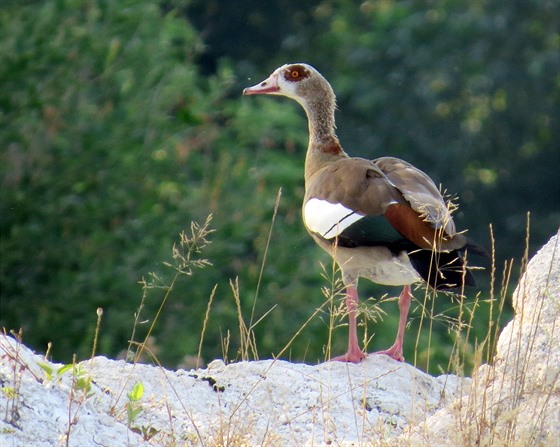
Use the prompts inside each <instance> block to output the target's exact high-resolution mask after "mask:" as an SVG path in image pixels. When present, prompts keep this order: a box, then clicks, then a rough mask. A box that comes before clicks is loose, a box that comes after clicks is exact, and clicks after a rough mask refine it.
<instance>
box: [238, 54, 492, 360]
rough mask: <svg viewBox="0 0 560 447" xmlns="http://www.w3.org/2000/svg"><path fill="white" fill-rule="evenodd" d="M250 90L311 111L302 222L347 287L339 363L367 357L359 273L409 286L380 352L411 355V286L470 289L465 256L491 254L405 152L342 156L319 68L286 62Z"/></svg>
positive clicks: (333, 100)
mask: <svg viewBox="0 0 560 447" xmlns="http://www.w3.org/2000/svg"><path fill="white" fill-rule="evenodd" d="M243 93H244V94H245V95H260V94H266V95H281V96H287V97H288V98H292V99H295V100H296V101H297V102H298V103H300V104H301V105H302V107H303V108H304V110H305V112H306V114H307V118H308V122H309V147H308V149H307V155H306V159H305V197H304V199H303V222H304V224H305V228H306V229H307V231H308V232H309V234H310V235H311V236H312V237H313V239H314V240H315V242H317V244H319V246H320V247H321V248H322V249H324V250H325V251H327V252H328V253H329V254H330V255H331V256H332V257H333V258H334V260H335V261H336V263H337V264H338V266H339V267H340V269H341V272H342V278H343V281H344V285H345V287H346V306H347V310H348V319H349V338H348V351H347V352H346V354H344V355H342V356H340V357H336V358H335V359H333V360H339V361H345V362H353V363H358V362H360V361H361V360H363V359H364V358H365V357H366V355H367V354H366V353H365V352H363V351H362V350H361V349H360V346H359V343H358V336H357V327H356V317H357V307H358V302H359V301H358V289H357V287H358V278H359V277H363V278H367V279H370V280H371V281H373V282H376V283H379V284H385V285H392V286H398V285H403V286H404V287H403V290H402V293H401V294H400V296H399V300H398V305H399V310H400V319H399V326H398V330H397V336H396V339H395V343H394V344H393V346H391V347H390V348H389V349H387V350H386V351H380V352H379V353H380V354H386V355H389V356H390V357H392V358H394V359H396V360H399V361H404V357H403V339H404V332H405V328H406V320H407V315H408V311H409V308H410V302H411V299H412V294H411V288H410V285H411V284H413V283H416V282H418V281H424V282H425V283H427V284H428V285H429V286H430V287H432V288H433V289H436V290H437V289H451V288H461V287H463V286H465V285H466V286H472V285H474V284H475V281H474V278H473V276H472V274H471V272H470V271H469V270H468V269H467V267H466V262H465V260H464V252H465V251H466V250H467V249H469V251H470V252H473V253H476V254H483V252H484V249H482V248H481V247H479V246H477V245H476V244H474V243H472V242H470V241H468V240H467V238H466V237H465V236H464V235H463V234H461V233H458V232H457V231H456V229H455V224H454V222H453V219H452V217H451V209H450V208H451V207H450V205H449V204H446V202H445V200H444V199H443V197H442V195H441V194H440V192H439V190H438V188H437V187H436V185H435V184H434V182H433V181H432V180H431V179H430V177H428V176H427V175H426V174H425V173H424V172H422V171H421V170H419V169H417V168H415V167H414V166H412V165H411V164H409V163H407V162H406V161H403V160H399V159H398V158H393V157H381V158H377V159H375V160H366V159H364V158H355V157H349V156H348V155H347V154H346V152H344V150H343V149H342V147H341V145H340V142H339V140H338V137H337V136H336V134H335V127H336V126H335V118H334V113H335V109H336V98H335V95H334V92H333V90H332V88H331V86H330V84H329V83H328V82H327V80H326V79H325V78H324V77H323V76H322V75H321V74H320V73H319V72H318V71H317V70H316V69H315V68H313V67H311V66H310V65H308V64H304V63H297V64H287V65H284V66H282V67H280V68H278V69H276V70H275V71H274V72H273V73H272V74H271V75H270V76H269V77H268V78H267V79H265V80H264V81H262V82H261V83H259V84H257V85H255V86H253V87H249V88H246V89H245V90H244V91H243Z"/></svg>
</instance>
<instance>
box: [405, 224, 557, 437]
mask: <svg viewBox="0 0 560 447" xmlns="http://www.w3.org/2000/svg"><path fill="white" fill-rule="evenodd" d="M512 302H513V306H514V309H515V318H514V319H513V320H512V321H510V322H509V324H508V325H507V326H506V327H505V328H504V330H503V331H502V333H501V335H500V338H499V340H498V346H497V353H496V356H495V359H494V364H493V365H483V366H482V367H480V368H479V369H478V370H477V371H476V372H475V374H474V375H473V383H472V387H471V392H470V393H469V395H467V396H465V397H463V398H462V399H460V400H458V401H456V402H454V403H453V404H452V405H450V406H448V407H447V408H445V409H442V410H440V411H438V412H437V413H435V414H434V415H433V416H431V417H430V418H428V420H427V421H426V422H425V424H422V425H420V426H417V427H414V428H412V429H411V430H409V432H408V433H407V434H406V435H403V436H402V437H401V438H400V445H418V444H422V445H438V446H440V445H441V446H457V445H468V446H471V445H473V446H474V445H476V446H481V447H484V446H504V447H505V446H508V447H509V446H520V447H521V446H523V447H525V446H559V445H560V238H559V234H556V235H555V236H554V237H553V238H552V239H550V241H549V242H548V243H547V244H546V245H545V246H544V247H543V248H542V249H541V250H540V251H539V252H538V253H537V254H536V255H535V257H534V258H533V259H532V260H531V261H530V262H529V264H528V266H527V270H526V272H525V274H524V275H523V276H522V278H521V280H520V282H519V285H518V286H517V288H516V289H515V292H514V294H513V300H512ZM453 427H456V428H458V427H460V430H457V429H453ZM405 441H406V442H405Z"/></svg>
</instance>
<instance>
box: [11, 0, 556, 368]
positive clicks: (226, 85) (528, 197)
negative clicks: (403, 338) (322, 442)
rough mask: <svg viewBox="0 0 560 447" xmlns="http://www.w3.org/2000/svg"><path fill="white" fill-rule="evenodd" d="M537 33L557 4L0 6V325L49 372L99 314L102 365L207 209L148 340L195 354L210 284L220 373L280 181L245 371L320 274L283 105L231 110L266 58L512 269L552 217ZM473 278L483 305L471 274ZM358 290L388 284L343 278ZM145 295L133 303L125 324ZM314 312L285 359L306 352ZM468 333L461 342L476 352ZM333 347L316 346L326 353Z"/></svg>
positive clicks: (544, 80)
mask: <svg viewBox="0 0 560 447" xmlns="http://www.w3.org/2000/svg"><path fill="white" fill-rule="evenodd" d="M559 29H560V6H559V5H558V3H557V2H554V1H545V0H534V1H527V2H501V1H498V0H487V1H482V0H477V1H473V2H462V1H452V0H447V1H433V2H425V1H390V0H379V1H365V2H362V3H359V2H352V1H348V0H339V1H335V0H325V1H315V0H313V1H312V0H309V1H304V2H297V3H294V2H288V1H285V0H278V1H271V2H261V3H258V2H249V1H247V0H242V1H239V2H236V4H235V7H231V5H230V3H229V2H228V1H227V0H205V1H202V0H191V1H187V2H179V1H167V2H165V1H164V2H161V3H159V4H158V3H157V2H153V1H147V0H139V1H120V2H109V1H85V0H74V1H70V0H56V1H35V2H33V1H29V2H10V3H7V4H6V5H5V6H4V7H2V9H1V10H0V149H1V166H0V170H1V171H0V172H1V179H0V181H1V192H0V198H1V204H0V206H1V208H0V218H1V227H0V228H1V246H0V255H1V258H0V262H1V269H0V275H1V276H0V279H1V290H0V293H1V316H0V324H1V325H2V326H4V327H6V328H8V329H17V328H20V327H22V328H23V329H24V339H25V341H26V342H27V343H28V344H30V345H32V346H33V347H34V348H36V349H37V350H39V351H44V350H45V348H46V344H47V342H49V341H52V342H53V351H52V352H53V357H54V358H55V360H58V361H69V360H70V359H71V358H72V355H73V353H77V354H78V357H80V358H83V357H85V356H87V355H88V354H89V352H90V350H91V340H92V336H93V330H94V326H95V319H96V315H95V309H96V308H97V307H102V308H103V309H104V317H103V324H102V329H101V337H100V352H101V353H103V354H105V355H109V356H116V355H118V354H119V353H121V352H122V351H123V349H125V348H126V346H127V340H128V339H129V338H130V335H131V333H132V327H133V321H134V313H135V311H136V310H137V309H138V306H139V304H140V299H141V296H142V289H141V286H140V285H139V284H138V282H139V280H141V278H142V277H145V276H146V275H148V273H149V272H152V271H154V272H158V274H160V275H162V276H164V277H165V275H169V274H171V273H170V272H166V269H165V267H164V266H163V264H162V262H163V261H165V260H168V259H169V257H170V253H171V246H172V245H173V243H174V241H176V239H177V234H178V233H179V232H180V231H181V230H183V229H186V228H188V227H189V225H190V222H191V220H196V221H199V222H202V221H204V220H205V218H206V216H207V215H208V214H209V213H212V214H213V224H212V225H213V227H214V228H215V230H216V232H215V233H213V234H212V236H211V240H212V244H211V245H210V246H209V247H208V249H207V250H206V251H205V253H204V255H205V256H206V257H207V258H209V260H210V261H211V262H212V263H213V267H211V268H207V269H205V270H202V271H199V272H197V273H196V274H195V275H193V276H192V277H189V278H186V279H184V280H182V281H180V282H179V284H178V286H177V288H176V290H175V291H174V293H173V294H172V296H171V298H170V300H169V301H168V302H167V303H166V307H165V309H164V312H163V314H162V316H161V319H160V321H159V322H158V324H157V326H156V329H155V332H154V340H155V341H154V347H155V348H156V349H157V355H158V358H159V359H160V360H161V361H162V362H163V363H164V364H166V365H169V366H176V365H177V364H179V363H180V362H181V361H182V358H183V357H184V356H185V355H193V354H196V351H197V349H198V342H199V337H200V331H201V328H202V320H203V316H204V312H205V308H206V304H207V301H208V297H209V295H210V292H211V290H212V288H213V287H214V285H215V284H217V285H218V288H217V292H216V298H215V302H214V306H213V308H212V312H211V317H210V322H209V327H208V329H207V333H206V338H205V343H204V347H203V355H204V357H205V359H206V360H210V359H212V358H215V357H221V356H222V354H223V353H222V346H221V345H222V339H223V338H224V337H225V336H226V334H227V332H228V331H229V332H230V333H231V337H232V338H231V342H230V345H231V350H232V351H233V352H230V353H229V355H230V358H234V357H235V349H236V348H237V346H238V344H239V340H238V338H237V337H238V331H237V315H236V311H235V303H234V301H233V298H232V293H231V290H230V288H229V280H230V279H234V278H236V277H239V283H240V292H241V300H242V303H243V306H244V311H245V312H246V313H247V314H250V312H251V307H252V305H253V301H254V296H255V290H256V287H257V282H258V278H259V271H260V268H261V263H262V259H263V255H264V250H265V247H266V241H267V237H268V232H269V228H270V225H271V218H272V213H273V207H274V202H275V200H276V195H277V193H278V190H279V188H282V192H283V193H282V200H281V202H280V208H279V210H278V215H277V218H276V221H275V224H274V230H273V235H272V240H271V244H270V247H269V255H268V259H267V262H266V264H265V268H264V272H263V278H262V283H261V286H260V291H259V297H258V300H257V302H256V309H255V315H256V316H257V317H258V316H260V315H263V314H264V313H266V312H267V311H268V310H269V309H270V308H272V307H273V306H274V305H276V307H275V308H274V310H273V311H272V312H271V313H270V314H269V315H267V317H266V318H265V319H264V321H263V322H262V323H261V324H259V325H258V326H257V328H256V336H257V341H258V346H259V347H260V355H261V357H270V356H271V355H273V354H274V353H277V352H279V351H280V349H281V348H282V347H283V346H284V345H285V343H286V342H287V341H288V340H289V339H290V338H291V337H292V336H293V334H294V333H295V332H296V331H297V329H298V328H299V327H300V326H301V324H303V322H305V320H306V319H307V318H308V317H309V316H310V315H311V314H312V313H313V311H314V310H315V309H316V308H317V307H318V306H320V305H321V304H322V302H323V297H322V294H321V291H320V288H321V286H322V285H325V280H324V279H322V278H321V269H320V265H319V260H322V261H323V262H328V260H327V259H326V258H325V257H324V255H323V254H322V253H320V252H319V250H318V249H317V248H316V247H315V246H314V245H313V242H312V241H311V239H310V238H309V237H308V236H307V234H306V233H305V231H304V229H303V225H302V224H301V222H300V203H301V198H302V196H303V174H302V165H303V157H304V153H305V149H306V143H307V128H306V123H305V118H304V115H303V113H302V112H301V110H299V109H298V107H299V106H297V104H293V103H292V102H291V101H288V100H281V99H274V98H244V97H242V96H241V91H242V89H243V87H245V86H248V85H252V84H254V83H256V82H258V81H260V80H262V79H264V78H265V77H266V76H268V74H269V73H270V72H271V71H272V70H273V69H274V68H276V67H277V66H279V65H282V64H284V63H286V62H297V61H305V62H309V63H311V64H312V65H314V66H315V67H317V68H318V69H319V70H320V71H321V72H322V73H323V74H324V75H325V76H326V77H327V78H328V79H329V80H330V81H331V82H332V84H333V86H334V88H335V91H336V92H337V94H338V102H339V109H340V111H339V113H338V115H337V120H338V133H339V136H340V138H341V140H342V142H343V144H344V146H345V148H346V150H347V151H348V152H350V153H351V154H353V155H360V156H365V157H371V158H374V157H377V156H381V155H394V156H398V157H401V158H404V159H406V160H408V161H410V162H412V163H414V164H416V165H417V166H419V167H420V168H421V169H423V170H425V171H427V172H429V173H430V175H432V176H433V178H434V180H435V181H436V182H441V183H442V184H444V185H445V187H446V189H447V190H448V191H449V192H450V193H453V194H456V195H457V196H458V198H459V203H460V207H461V208H460V212H459V213H458V214H457V215H456V220H457V224H458V226H459V227H460V228H469V235H470V236H471V237H472V238H474V239H476V240H478V241H479V242H481V243H483V244H485V245H487V246H488V245H489V236H488V234H489V231H488V225H489V224H490V223H491V224H492V225H493V228H494V232H495V235H496V249H497V255H498V266H500V269H499V270H501V265H502V264H503V262H504V260H507V259H509V258H512V257H513V258H515V259H517V260H519V259H520V258H521V257H522V254H523V250H524V238H525V226H526V213H527V212H528V211H530V212H531V245H530V254H532V253H534V251H535V250H536V249H537V248H538V247H539V246H540V245H542V244H543V243H544V242H545V241H546V240H547V239H548V238H549V237H550V236H551V235H552V234H553V233H554V232H555V231H557V229H558V223H559V222H560V210H559V203H560V200H559V199H560V180H559V178H560V175H559V174H558V172H559V170H560V148H559V141H560V132H559V128H560V123H559V118H560V98H559V96H560V75H559V70H558V60H559V57H560V34H559V31H558V30H559ZM517 271H518V268H517V269H515V272H517ZM477 276H478V277H479V280H480V281H479V282H480V290H481V291H482V296H483V297H484V296H488V272H481V273H479V274H478V275H477ZM361 292H362V294H363V296H364V297H365V296H368V295H369V296H376V297H378V296H381V295H382V294H384V293H391V294H397V293H398V290H396V289H395V290H388V289H387V288H386V287H379V286H375V285H370V284H367V283H366V282H365V281H364V282H363V283H362V284H361ZM475 293H476V290H475V291H472V292H471V294H472V295H474V294H475ZM161 296H162V295H161V294H158V293H157V291H150V294H149V296H148V300H147V302H146V307H145V308H144V309H143V312H142V315H141V318H140V319H141V320H142V319H143V318H144V319H150V318H152V317H153V315H154V314H155V312H156V310H157V308H158V307H159V304H160V302H161ZM440 300H441V302H442V304H441V305H442V306H445V305H447V304H446V303H447V298H445V297H442V298H440ZM439 305H440V304H438V306H439ZM391 306H392V307H391ZM384 309H385V310H386V311H387V312H388V316H387V317H386V318H385V320H384V321H383V322H382V323H379V324H377V325H372V326H371V328H370V331H375V332H376V336H375V338H374V341H373V342H372V344H371V345H370V350H375V349H381V348H384V347H386V346H388V345H389V344H390V343H391V342H392V338H393V335H394V331H395V328H396V322H397V312H396V305H394V304H386V305H384ZM325 319H326V316H325V315H323V318H320V317H317V318H315V319H314V320H313V321H312V322H311V324H310V325H309V326H308V327H307V328H306V329H305V330H304V331H303V333H302V334H301V335H300V336H299V338H298V339H297V340H296V341H295V343H294V344H293V345H292V348H291V350H290V352H289V353H287V354H286V355H285V357H288V356H289V357H290V358H292V359H293V360H304V359H305V360H306V361H309V362H315V361H317V360H318V359H321V358H323V356H324V354H323V346H324V343H325V341H326V339H327V337H326V325H325ZM416 324H417V322H416V321H413V324H412V328H411V329H410V330H409V331H410V333H414V332H413V331H414V330H415V327H416V326H415V325H416ZM486 328H487V326H486V325H485V324H479V325H478V327H477V328H475V331H478V332H477V336H478V338H479V339H482V338H484V336H485V330H486ZM140 329H142V328H140ZM139 335H142V334H139ZM345 337H346V334H345V329H344V328H341V329H339V330H337V331H336V334H335V346H334V348H333V349H334V350H342V349H344V346H345ZM450 337H451V336H450V335H449V334H448V331H447V327H446V326H445V325H438V324H436V326H435V332H434V339H433V341H432V350H433V356H434V359H435V361H432V363H431V365H434V366H433V367H434V368H437V367H439V366H443V367H444V366H445V365H446V359H447V355H448V353H449V350H450V349H451V345H452V343H453V342H452V340H451V338H450ZM411 338H413V337H411ZM434 347H436V349H433V348H434ZM412 350H413V343H412V342H410V343H409V344H408V346H407V351H406V353H405V356H407V357H408V358H410V359H411V358H413V353H412V352H413V351H412ZM419 358H421V359H422V358H424V362H425V358H426V354H425V353H424V354H423V356H422V355H420V357H419Z"/></svg>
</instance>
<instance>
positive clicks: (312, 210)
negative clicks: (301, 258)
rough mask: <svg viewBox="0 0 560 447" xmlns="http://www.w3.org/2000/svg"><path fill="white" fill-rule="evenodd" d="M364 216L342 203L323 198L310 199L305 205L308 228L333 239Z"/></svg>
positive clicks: (304, 219) (304, 218) (304, 210)
mask: <svg viewBox="0 0 560 447" xmlns="http://www.w3.org/2000/svg"><path fill="white" fill-rule="evenodd" d="M362 217H364V215H363V214H360V213H357V212H356V211H352V210H351V209H349V208H346V207H345V206H344V205H342V204H340V203H330V202H327V201H326V200H321V199H310V200H309V201H308V202H307V203H306V204H305V206H304V207H303V222H304V223H305V226H306V227H307V229H308V230H309V231H311V232H313V233H317V234H319V235H321V237H323V238H325V239H332V238H334V237H336V236H338V235H339V234H340V233H342V232H343V231H344V230H345V229H346V228H348V227H349V226H350V225H352V224H353V223H355V222H357V221H358V220H360V219H361V218H362Z"/></svg>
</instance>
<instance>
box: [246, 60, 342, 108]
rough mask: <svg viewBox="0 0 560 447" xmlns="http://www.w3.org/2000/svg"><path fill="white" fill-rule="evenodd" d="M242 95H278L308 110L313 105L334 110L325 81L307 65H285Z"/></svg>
mask: <svg viewBox="0 0 560 447" xmlns="http://www.w3.org/2000/svg"><path fill="white" fill-rule="evenodd" d="M243 94H244V95H280V96H286V97H288V98H292V99H294V100H296V101H297V102H299V103H300V104H301V105H302V106H303V108H304V109H306V110H308V109H309V108H311V107H312V106H313V105H314V104H317V103H322V104H323V105H324V106H327V107H330V108H332V109H333V110H334V108H335V96H334V92H333V89H332V87H331V86H330V84H329V83H328V82H327V80H326V79H325V78H324V77H323V76H322V75H321V73H319V72H318V71H317V70H316V69H315V68H313V67H312V66H311V65H309V64H304V63H296V64H286V65H283V66H281V67H279V68H277V69H276V70H274V72H273V73H272V74H271V75H270V76H269V77H268V78H266V79H265V80H264V81H262V82H260V83H258V84H256V85H254V86H252V87H248V88H246V89H245V90H243Z"/></svg>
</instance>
